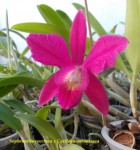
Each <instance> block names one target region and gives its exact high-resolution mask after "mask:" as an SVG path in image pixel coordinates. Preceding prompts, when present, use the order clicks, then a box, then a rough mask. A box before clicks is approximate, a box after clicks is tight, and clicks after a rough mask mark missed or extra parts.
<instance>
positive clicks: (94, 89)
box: [85, 72, 109, 115]
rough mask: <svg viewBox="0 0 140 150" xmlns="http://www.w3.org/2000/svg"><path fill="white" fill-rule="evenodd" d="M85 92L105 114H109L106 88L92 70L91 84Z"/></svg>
mask: <svg viewBox="0 0 140 150" xmlns="http://www.w3.org/2000/svg"><path fill="white" fill-rule="evenodd" d="M85 94H86V96H87V97H88V98H89V100H90V101H91V102H92V103H93V105H94V106H95V107H96V108H97V109H98V110H99V111H100V112H101V113H102V114H103V115H107V113H108V108H109V103H108V98H107V95H106V92H105V89H104V87H103V85H102V84H101V82H100V81H99V80H98V79H97V78H96V77H95V76H94V75H93V74H92V73H91V72H89V85H88V87H87V89H86V91H85Z"/></svg>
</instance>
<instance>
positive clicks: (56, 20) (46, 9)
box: [37, 4, 65, 27]
mask: <svg viewBox="0 0 140 150" xmlns="http://www.w3.org/2000/svg"><path fill="white" fill-rule="evenodd" d="M37 7H38V10H39V12H40V14H41V15H42V17H43V18H44V20H45V21H46V22H47V23H49V24H55V25H58V26H63V27H64V26H65V24H64V22H63V20H62V19H61V17H60V16H59V15H58V14H57V13H56V11H54V10H53V9H52V8H51V7H50V6H48V5H44V4H41V5H38V6H37Z"/></svg>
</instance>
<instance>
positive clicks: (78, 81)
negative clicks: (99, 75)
mask: <svg viewBox="0 0 140 150" xmlns="http://www.w3.org/2000/svg"><path fill="white" fill-rule="evenodd" d="M88 82H89V79H88V73H87V70H86V69H85V68H84V67H77V66H67V67H64V68H62V69H61V70H60V71H58V72H57V73H56V76H55V83H56V84H57V85H58V86H63V85H64V84H65V85H66V86H67V89H69V90H73V89H74V90H80V91H84V90H85V89H86V88H87V85H88Z"/></svg>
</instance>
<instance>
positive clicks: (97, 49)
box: [27, 10, 128, 115]
mask: <svg viewBox="0 0 140 150" xmlns="http://www.w3.org/2000/svg"><path fill="white" fill-rule="evenodd" d="M27 43H28V45H29V47H30V49H31V52H32V57H33V58H34V59H35V60H36V61H38V62H41V63H43V64H45V65H52V66H58V67H60V68H61V69H60V70H59V71H57V72H56V73H55V74H54V75H53V76H52V77H50V79H49V80H48V81H47V82H46V83H45V85H44V87H43V89H42V91H41V94H40V98H39V105H40V106H42V105H44V104H45V103H47V102H49V101H50V100H51V99H52V98H53V97H54V96H55V95H57V99H58V103H59V105H60V106H61V108H62V109H70V108H73V107H74V106H76V105H78V104H79V102H80V101H81V96H82V93H83V92H84V93H85V95H86V96H87V97H88V98H89V100H90V101H91V102H92V104H94V106H95V107H96V108H97V109H98V110H99V111H100V112H101V113H102V114H103V115H107V113H108V108H109V103H108V98H107V95H106V92H105V90H104V87H103V85H102V83H101V82H100V81H99V79H97V77H96V76H95V75H96V74H98V73H100V72H102V71H104V70H106V69H108V68H110V67H113V66H114V65H115V61H116V57H117V55H118V53H121V52H123V50H124V49H125V48H126V46H127V44H128V40H127V39H126V38H125V37H122V36H115V35H104V36H102V37H100V38H99V39H98V41H97V42H96V43H95V44H94V46H93V47H92V49H91V52H90V53H89V55H88V56H87V58H86V60H85V61H84V54H85V49H86V21H85V17H84V14H83V12H82V11H81V10H80V11H78V13H77V15H76V17H75V19H74V21H73V24H72V27H71V32H70V49H71V52H70V53H69V52H68V48H67V45H66V43H65V41H64V40H63V39H62V38H61V37H60V36H59V35H56V34H48V35H45V34H30V35H29V36H28V38H27Z"/></svg>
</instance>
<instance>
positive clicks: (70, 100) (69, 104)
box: [57, 84, 82, 109]
mask: <svg viewBox="0 0 140 150" xmlns="http://www.w3.org/2000/svg"><path fill="white" fill-rule="evenodd" d="M81 96H82V91H80V90H69V89H67V86H66V85H65V84H64V85H63V86H61V87H60V88H59V90H58V95H57V98H58V103H59V105H60V106H61V108H62V109H71V108H73V107H75V106H76V105H78V104H79V103H80V101H81Z"/></svg>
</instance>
